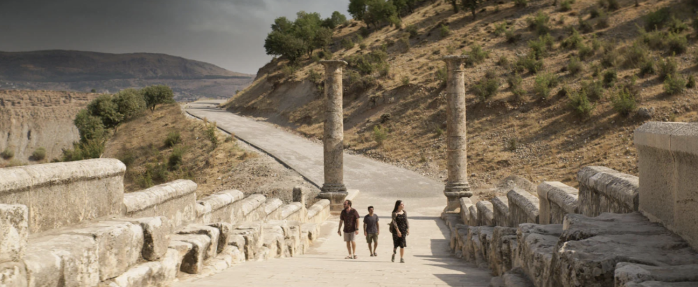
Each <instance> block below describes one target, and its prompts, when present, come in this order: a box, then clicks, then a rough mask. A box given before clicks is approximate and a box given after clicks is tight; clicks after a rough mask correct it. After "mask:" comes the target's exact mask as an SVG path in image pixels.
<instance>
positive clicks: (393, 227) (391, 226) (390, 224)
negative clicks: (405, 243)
mask: <svg viewBox="0 0 698 287" xmlns="http://www.w3.org/2000/svg"><path fill="white" fill-rule="evenodd" d="M388 226H389V227H388V230H389V231H390V233H393V234H395V233H397V232H396V230H395V225H393V222H392V221H390V223H388Z"/></svg>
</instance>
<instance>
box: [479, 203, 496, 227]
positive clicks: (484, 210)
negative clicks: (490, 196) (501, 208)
mask: <svg viewBox="0 0 698 287" xmlns="http://www.w3.org/2000/svg"><path fill="white" fill-rule="evenodd" d="M475 206H476V207H477V222H478V223H479V225H483V226H494V206H493V205H492V203H491V202H489V201H478V202H477V203H476V204H475Z"/></svg>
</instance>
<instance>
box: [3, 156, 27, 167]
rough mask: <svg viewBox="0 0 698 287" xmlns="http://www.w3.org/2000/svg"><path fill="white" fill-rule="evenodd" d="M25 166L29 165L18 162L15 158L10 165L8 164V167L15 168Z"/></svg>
mask: <svg viewBox="0 0 698 287" xmlns="http://www.w3.org/2000/svg"><path fill="white" fill-rule="evenodd" d="M23 165H27V163H25V162H22V161H21V160H18V159H16V158H13V159H12V160H10V163H8V164H7V167H15V166H23Z"/></svg>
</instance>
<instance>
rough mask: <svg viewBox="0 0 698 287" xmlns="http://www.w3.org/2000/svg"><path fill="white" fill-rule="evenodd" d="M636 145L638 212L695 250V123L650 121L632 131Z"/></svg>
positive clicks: (697, 236) (697, 157)
mask: <svg viewBox="0 0 698 287" xmlns="http://www.w3.org/2000/svg"><path fill="white" fill-rule="evenodd" d="M635 145H636V146H637V150H638V167H639V170H640V179H639V207H638V208H637V209H639V210H640V211H641V212H642V213H643V214H644V215H645V216H647V217H648V218H650V220H653V221H657V222H661V223H662V224H663V225H664V226H666V227H667V228H669V229H671V230H672V231H674V232H676V233H678V234H679V235H681V236H682V237H683V238H685V239H686V241H688V242H689V244H691V246H693V248H696V249H698V216H696V215H695V213H696V210H698V177H696V174H698V124H696V123H661V122H649V123H646V124H644V125H642V126H641V127H639V128H638V129H637V130H636V131H635ZM637 209H636V210H637Z"/></svg>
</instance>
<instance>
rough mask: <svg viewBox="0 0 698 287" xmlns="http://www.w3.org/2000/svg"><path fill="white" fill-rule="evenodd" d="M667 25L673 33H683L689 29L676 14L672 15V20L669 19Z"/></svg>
mask: <svg viewBox="0 0 698 287" xmlns="http://www.w3.org/2000/svg"><path fill="white" fill-rule="evenodd" d="M667 26H668V27H669V31H671V32H673V33H681V32H683V31H686V30H688V25H687V24H686V23H684V22H683V21H681V19H678V18H676V17H674V16H671V20H669V24H668V25H667Z"/></svg>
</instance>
